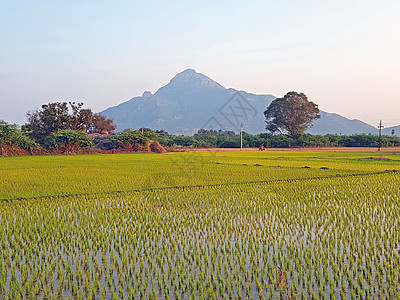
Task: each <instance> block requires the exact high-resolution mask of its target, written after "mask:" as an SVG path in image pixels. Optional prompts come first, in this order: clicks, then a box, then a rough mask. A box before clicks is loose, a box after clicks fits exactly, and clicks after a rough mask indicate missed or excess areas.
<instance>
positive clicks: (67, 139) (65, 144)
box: [44, 129, 93, 153]
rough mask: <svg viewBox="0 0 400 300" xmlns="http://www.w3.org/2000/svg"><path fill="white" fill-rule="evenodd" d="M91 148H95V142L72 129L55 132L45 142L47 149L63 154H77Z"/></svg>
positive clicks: (84, 134) (83, 133)
mask: <svg viewBox="0 0 400 300" xmlns="http://www.w3.org/2000/svg"><path fill="white" fill-rule="evenodd" d="M91 146H93V142H92V140H91V139H90V138H89V137H88V135H87V134H86V133H85V132H82V131H75V130H70V129H66V130H59V131H57V132H54V133H52V134H50V135H49V136H47V137H46V138H45V140H44V147H45V148H46V149H49V150H55V151H59V152H61V153H76V152H79V151H80V150H82V149H83V148H86V147H91Z"/></svg>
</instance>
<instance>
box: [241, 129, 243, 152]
mask: <svg viewBox="0 0 400 300" xmlns="http://www.w3.org/2000/svg"><path fill="white" fill-rule="evenodd" d="M240 150H243V124H240Z"/></svg>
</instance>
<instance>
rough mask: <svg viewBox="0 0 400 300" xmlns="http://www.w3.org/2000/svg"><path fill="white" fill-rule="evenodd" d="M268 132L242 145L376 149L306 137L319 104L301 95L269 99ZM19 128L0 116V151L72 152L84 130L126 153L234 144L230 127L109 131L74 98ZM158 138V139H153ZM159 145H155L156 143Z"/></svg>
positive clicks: (366, 143)
mask: <svg viewBox="0 0 400 300" xmlns="http://www.w3.org/2000/svg"><path fill="white" fill-rule="evenodd" d="M264 115H265V122H266V130H267V131H268V133H262V134H258V135H251V134H247V133H245V132H244V134H243V147H251V148H253V147H260V146H264V147H265V148H289V147H377V146H378V145H379V139H378V137H377V136H374V135H365V134H359V135H351V136H342V135H311V134H305V131H306V130H307V129H308V128H309V127H311V126H312V122H313V121H314V120H315V119H318V118H319V117H320V116H319V109H318V106H317V105H316V104H315V103H313V102H311V101H309V100H308V99H307V96H306V95H305V94H303V93H296V92H289V93H287V94H286V95H285V96H284V97H282V98H277V99H276V100H274V101H272V102H271V104H270V105H269V107H268V108H267V109H266V111H265V112H264ZM27 120H28V121H27V123H26V124H24V125H22V126H21V127H19V126H17V125H16V124H8V123H6V122H4V121H1V120H0V155H23V154H42V153H77V152H79V151H80V150H82V149H87V148H90V147H93V146H94V143H93V140H92V139H91V138H89V136H88V134H93V133H99V134H110V136H109V137H108V138H107V142H108V143H109V147H110V148H112V149H122V150H125V151H144V152H149V151H154V152H163V149H162V146H164V147H175V148H179V147H193V148H239V147H240V135H238V134H236V133H235V132H233V131H223V130H206V129H200V130H199V131H198V132H197V133H196V134H194V135H193V136H183V135H172V134H169V133H168V132H166V131H164V130H151V129H149V128H140V129H138V130H133V129H126V130H124V131H122V132H121V133H119V134H113V133H114V132H115V130H116V128H117V126H116V125H115V124H114V123H113V120H112V119H109V118H106V117H105V116H103V115H100V114H97V113H93V111H92V110H91V109H89V108H84V107H83V103H81V102H79V103H76V102H53V103H48V104H44V105H42V106H41V107H40V108H39V109H36V110H34V111H30V112H28V113H27ZM155 142H157V143H155ZM158 143H159V144H158ZM381 145H382V146H383V147H385V146H400V138H398V137H394V136H383V137H382V141H381Z"/></svg>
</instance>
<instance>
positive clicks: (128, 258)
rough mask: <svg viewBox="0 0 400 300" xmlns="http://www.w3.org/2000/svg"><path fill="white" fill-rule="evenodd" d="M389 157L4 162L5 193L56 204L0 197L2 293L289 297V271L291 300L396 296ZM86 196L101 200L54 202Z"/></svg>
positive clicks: (179, 156) (396, 239) (395, 182)
mask: <svg viewBox="0 0 400 300" xmlns="http://www.w3.org/2000/svg"><path fill="white" fill-rule="evenodd" d="M379 155H383V154H379ZM387 155H388V156H389V157H391V158H392V160H390V161H370V160H365V159H364V158H365V157H369V156H371V154H363V153H313V152H309V153H304V152H298V153H293V152H274V153H268V152H251V153H250V152H245V151H243V152H223V153H222V152H221V153H168V154H162V155H151V154H123V155H84V156H43V157H12V158H5V159H3V158H1V159H0V166H1V167H0V168H1V170H0V172H1V175H2V177H1V178H2V184H1V195H2V197H3V198H9V199H11V198H20V197H30V196H37V195H53V196H51V197H43V198H41V199H34V198H32V199H25V200H21V201H2V202H0V226H1V228H2V230H1V231H0V298H2V299H37V298H43V297H46V298H57V297H58V298H71V299H72V298H74V299H75V298H78V299H79V298H80V297H83V298H90V297H94V298H96V299H121V298H126V299H135V298H136V299H138V298H145V299H175V298H185V299H193V298H195V299H215V298H224V297H228V298H229V299H246V298H251V299H277V298H280V297H283V298H284V299H287V298H288V295H287V290H286V288H284V287H282V286H279V267H281V268H282V269H283V272H284V275H285V279H286V281H287V283H288V290H289V294H290V297H291V298H292V299H304V298H306V297H307V299H311V298H312V297H314V298H315V299H323V298H325V297H326V298H327V299H333V298H334V297H335V298H336V299H340V298H347V299H350V298H351V299H353V298H354V299H356V298H360V299H382V298H384V297H388V298H389V299H398V298H399V296H400V286H399V281H400V272H399V270H400V258H399V250H400V236H399V229H400V227H399V226H400V225H399V224H400V220H399V218H400V217H399V216H400V200H399V195H400V183H399V182H400V173H398V172H383V173H380V174H372V173H374V172H379V171H385V170H394V169H395V170H400V168H399V160H398V158H397V156H396V155H389V154H387ZM278 165H279V166H280V167H278ZM305 166H308V167H310V168H304V167H305ZM321 167H327V168H328V169H321ZM60 169H61V170H62V171H60ZM337 174H340V175H343V176H346V175H352V174H358V175H359V176H347V177H337V176H336V175H337ZM371 174H372V175H371ZM332 175H333V176H332ZM3 176H6V178H7V180H8V181H7V184H5V185H3V183H4V182H5V181H4V177H3ZM27 176H30V177H32V178H30V177H27ZM304 178H309V179H307V180H301V179H304ZM313 178H314V179H313ZM285 179H291V180H290V181H278V180H285ZM252 181H253V182H252ZM265 181H270V182H268V183H266V182H265ZM235 182H241V184H232V183H235ZM89 183H90V185H89V186H88V184H89ZM215 183H221V184H224V185H216V186H211V184H215ZM188 185H200V186H196V187H187V186H188ZM201 185H203V186H201ZM168 186H181V188H177V189H158V190H154V189H151V188H153V187H168ZM183 186H186V187H183ZM114 189H115V190H120V191H121V192H120V193H117V194H107V192H109V191H112V190H114ZM134 190H135V191H134ZM84 192H87V193H90V192H104V194H95V195H93V194H92V195H90V194H88V195H74V196H71V197H68V198H63V197H57V195H64V194H66V193H68V194H74V193H75V194H77V193H84Z"/></svg>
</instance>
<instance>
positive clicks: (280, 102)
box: [264, 92, 320, 139]
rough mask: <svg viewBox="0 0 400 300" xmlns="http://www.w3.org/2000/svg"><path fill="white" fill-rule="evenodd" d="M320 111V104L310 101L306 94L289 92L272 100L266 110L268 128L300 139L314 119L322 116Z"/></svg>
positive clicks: (272, 131)
mask: <svg viewBox="0 0 400 300" xmlns="http://www.w3.org/2000/svg"><path fill="white" fill-rule="evenodd" d="M318 113H319V109H318V105H316V104H315V103H313V102H311V101H308V99H307V96H306V95H305V94H303V93H296V92H289V93H287V94H286V95H285V96H284V97H283V98H278V99H275V100H274V101H272V102H271V104H270V105H269V106H268V108H267V110H266V111H264V115H265V119H266V121H265V122H266V123H267V126H266V129H267V130H268V131H270V132H271V133H275V132H280V133H281V134H284V135H287V136H290V137H292V138H294V139H298V138H299V137H300V136H302V135H303V134H304V132H305V131H306V130H307V128H309V127H310V126H311V124H312V121H313V120H315V119H318V118H320V115H318Z"/></svg>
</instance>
